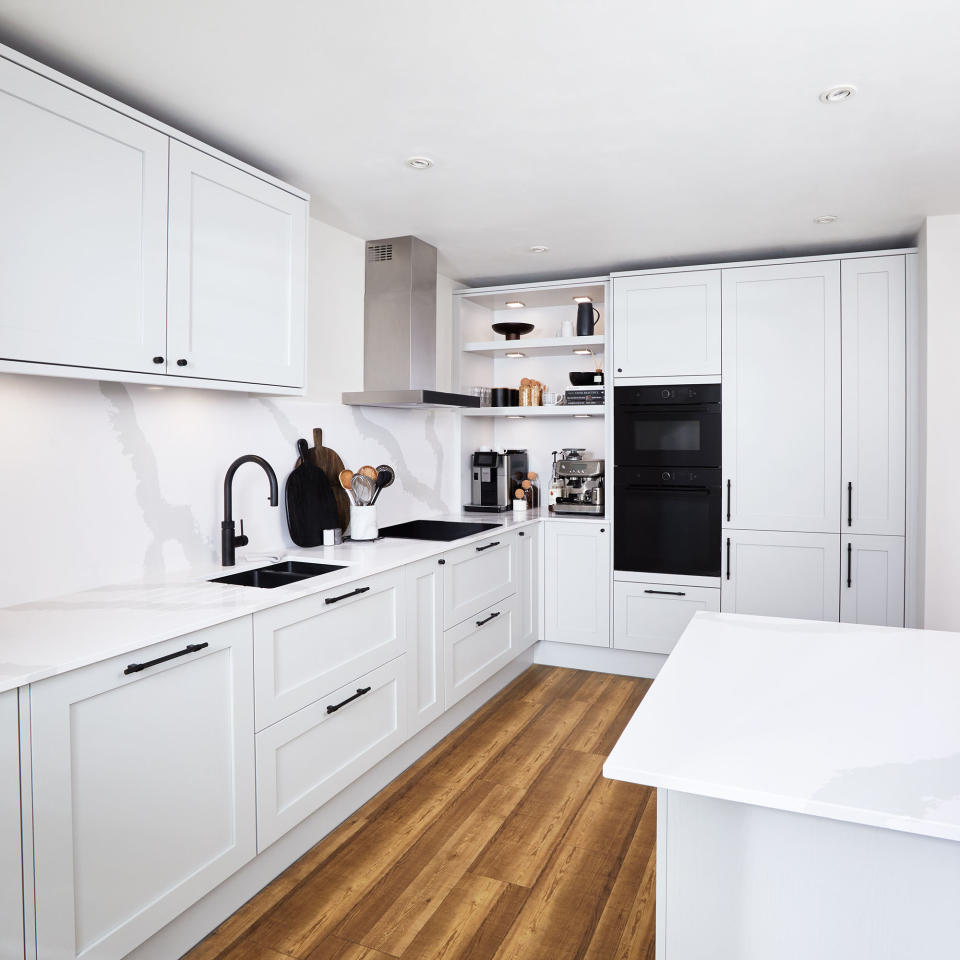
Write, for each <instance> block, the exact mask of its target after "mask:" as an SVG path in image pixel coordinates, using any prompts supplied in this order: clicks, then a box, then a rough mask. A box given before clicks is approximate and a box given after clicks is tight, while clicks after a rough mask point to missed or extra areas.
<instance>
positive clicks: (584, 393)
mask: <svg viewBox="0 0 960 960" xmlns="http://www.w3.org/2000/svg"><path fill="white" fill-rule="evenodd" d="M603 400H604V388H603V387H576V388H574V389H573V390H565V391H564V393H563V402H564V403H565V404H566V405H567V406H569V407H573V406H594V405H597V404H602V403H603Z"/></svg>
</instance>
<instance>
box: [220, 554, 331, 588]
mask: <svg viewBox="0 0 960 960" xmlns="http://www.w3.org/2000/svg"><path fill="white" fill-rule="evenodd" d="M343 569H344V568H343V567H342V566H338V565H337V564H333V563H309V562H308V561H306V560H284V561H283V562H282V563H271V564H270V566H269V567H257V568H256V569H255V570H243V571H241V572H240V573H228V574H227V575H226V576H225V577H214V579H213V580H211V581H210V583H234V584H237V585H239V586H241V587H261V588H262V589H264V590H272V589H273V588H274V587H282V586H283V585H284V584H286V583H297V581H299V580H309V579H310V577H319V576H320V575H321V574H324V573H333V571H334V570H343Z"/></svg>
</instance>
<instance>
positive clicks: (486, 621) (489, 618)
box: [477, 613, 500, 627]
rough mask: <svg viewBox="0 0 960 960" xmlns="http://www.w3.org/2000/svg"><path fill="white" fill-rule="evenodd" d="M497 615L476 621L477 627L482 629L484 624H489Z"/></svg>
mask: <svg viewBox="0 0 960 960" xmlns="http://www.w3.org/2000/svg"><path fill="white" fill-rule="evenodd" d="M499 616H500V614H499V613H491V614H490V616H489V617H486V618H484V619H483V620H477V626H478V627H482V626H483V625H484V624H485V623H489V622H490V621H491V620H493V618H494V617H499Z"/></svg>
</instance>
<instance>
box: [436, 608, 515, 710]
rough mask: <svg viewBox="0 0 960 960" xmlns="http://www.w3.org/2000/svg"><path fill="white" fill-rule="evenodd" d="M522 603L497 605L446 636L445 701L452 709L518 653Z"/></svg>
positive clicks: (447, 706) (448, 632)
mask: <svg viewBox="0 0 960 960" xmlns="http://www.w3.org/2000/svg"><path fill="white" fill-rule="evenodd" d="M517 614H518V602H517V597H516V596H513V597H510V598H508V599H507V600H504V601H501V602H500V603H497V604H493V605H492V606H490V607H487V608H486V609H485V610H481V611H480V612H479V613H477V614H476V615H474V616H473V617H471V618H470V619H469V620H467V621H465V622H464V623H461V624H458V625H457V626H456V627H454V628H453V629H452V630H447V631H445V632H444V634H443V670H444V684H443V686H444V700H445V703H446V709H448V710H449V709H450V707H451V706H453V704H455V703H456V702H457V701H458V700H460V699H461V698H462V697H465V696H466V695H467V694H468V693H469V692H470V691H471V690H475V689H476V688H477V687H479V686H480V684H481V683H483V682H484V680H488V679H489V678H490V677H492V676H493V675H494V674H495V673H496V672H497V671H498V670H499V669H500V668H501V667H503V666H505V665H506V664H508V663H509V662H510V661H511V660H512V659H513V658H514V657H515V656H516V655H517V653H518V650H517V649H516V638H517V635H518V631H519V625H518V622H517V621H518V615H517Z"/></svg>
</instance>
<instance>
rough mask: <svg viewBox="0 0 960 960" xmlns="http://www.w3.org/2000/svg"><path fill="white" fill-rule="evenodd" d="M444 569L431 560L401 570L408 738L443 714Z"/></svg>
mask: <svg viewBox="0 0 960 960" xmlns="http://www.w3.org/2000/svg"><path fill="white" fill-rule="evenodd" d="M442 570H443V566H441V565H440V564H439V563H437V560H436V558H434V557H430V558H429V559H427V560H421V561H420V562H419V563H411V564H408V565H407V566H406V567H404V571H403V575H404V581H403V585H404V594H405V597H404V602H405V605H406V611H407V613H406V637H407V642H406V647H407V653H406V658H407V676H408V678H409V684H408V686H409V690H408V693H407V701H408V703H409V705H410V710H409V716H410V722H409V724H408V730H407V735H408V736H413V734H415V733H417V732H418V731H419V730H422V729H423V728H424V727H425V726H426V725H427V724H428V723H430V722H431V721H432V720H435V719H436V718H437V717H439V716H440V714H441V713H443V709H444V707H443V578H442V576H441V571H442Z"/></svg>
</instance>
